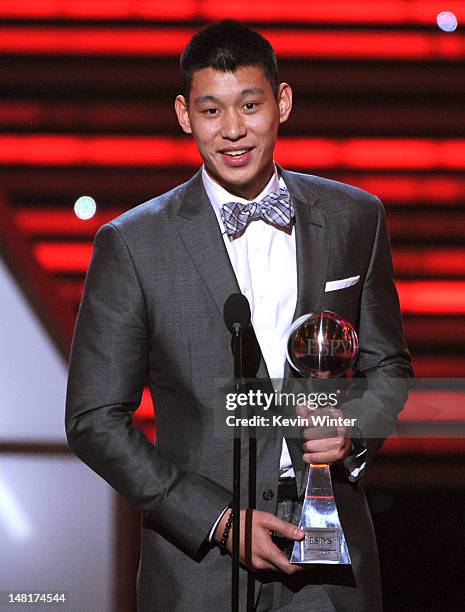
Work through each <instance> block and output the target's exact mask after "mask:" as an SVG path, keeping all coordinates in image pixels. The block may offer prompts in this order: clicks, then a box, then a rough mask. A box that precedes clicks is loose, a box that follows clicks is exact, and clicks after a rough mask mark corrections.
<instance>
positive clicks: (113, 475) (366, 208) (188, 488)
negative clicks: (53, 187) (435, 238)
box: [66, 169, 410, 612]
mask: <svg viewBox="0 0 465 612" xmlns="http://www.w3.org/2000/svg"><path fill="white" fill-rule="evenodd" d="M279 170H280V172H281V173H282V176H283V178H284V181H285V183H286V184H287V186H288V188H289V191H290V193H291V196H292V199H293V202H294V204H295V210H296V225H295V230H296V244H297V275H298V298H297V306H296V311H295V317H297V316H299V315H301V314H303V313H306V312H311V311H314V310H319V309H322V308H327V309H329V310H333V311H335V312H337V313H339V314H340V315H342V316H344V317H346V318H348V319H349V320H351V321H352V323H353V324H354V325H355V326H356V328H357V331H358V334H359V342H360V356H359V360H358V369H359V370H360V371H361V372H363V373H365V375H366V376H368V377H371V378H373V379H374V380H376V389H377V392H376V397H375V398H374V399H373V401H370V400H369V399H366V400H365V401H364V403H363V405H362V408H363V410H362V412H361V421H360V425H359V427H361V428H362V430H363V429H364V427H365V426H366V428H367V431H368V430H369V429H370V427H372V426H373V424H378V423H380V422H383V423H385V424H386V426H387V429H390V428H392V427H393V426H394V423H395V419H396V414H397V412H398V411H399V410H400V409H401V408H402V402H401V401H399V399H398V398H396V397H395V396H393V394H392V390H391V388H390V385H389V380H390V378H392V377H403V376H408V375H409V373H410V367H409V354H408V351H407V349H406V347H405V342H404V338H403V332H402V324H401V320H400V312H399V303H398V299H397V294H396V291H395V287H394V284H393V280H392V269H391V257H390V248H389V240H388V237H387V232H386V226H385V219H384V212H383V208H382V206H381V205H380V202H379V200H378V199H377V198H375V197H374V196H372V195H370V194H368V193H366V192H364V191H362V190H360V189H357V188H355V187H351V186H348V185H343V184H341V183H337V182H334V181H329V180H326V179H322V178H318V177H314V176H308V175H303V174H298V173H293V172H287V171H284V170H281V169H279ZM355 275H360V282H359V283H358V284H357V285H354V286H352V287H350V288H346V289H341V290H338V291H332V292H330V293H325V292H324V289H325V283H326V281H328V280H334V279H341V278H347V277H350V276H355ZM238 291H239V287H238V284H237V281H236V278H235V275H234V272H233V269H232V267H231V265H230V262H229V258H228V255H227V252H226V249H225V246H224V243H223V238H222V236H221V233H220V230H219V227H218V223H217V220H216V217H215V214H214V212H213V209H212V207H211V205H210V203H209V201H208V198H207V195H206V193H205V191H204V188H203V184H202V180H201V176H200V172H199V173H197V174H196V175H195V176H194V177H193V178H192V179H191V180H189V181H188V182H187V183H185V184H183V185H180V186H179V187H177V188H175V189H173V190H172V191H170V192H169V193H166V194H164V195H162V196H160V197H157V198H155V199H153V200H150V201H149V202H146V203H145V204H142V205H140V206H137V207H136V208H134V209H132V210H130V211H128V212H126V213H124V214H123V215H121V216H120V217H118V218H117V219H115V220H114V221H112V222H111V223H108V224H106V225H104V226H103V227H102V228H101V229H100V230H99V232H98V234H97V236H96V238H95V244H94V252H93V257H92V261H91V264H90V267H89V271H88V274H87V278H86V284H85V291H84V297H83V299H82V302H81V306H80V309H79V315H78V319H77V325H76V331H75V335H74V339H73V345H72V351H71V360H70V370H69V382H68V393H67V409H66V429H67V434H68V440H69V444H70V447H71V449H72V450H73V451H74V452H75V453H76V455H78V456H79V457H80V458H81V459H82V460H83V461H84V462H86V463H87V464H88V465H89V466H90V467H91V468H92V469H93V470H95V471H96V472H97V473H98V474H100V476H102V477H103V478H104V479H105V480H106V481H107V482H108V483H110V485H111V486H113V487H114V488H115V489H116V490H117V491H119V492H120V493H121V494H122V495H123V496H124V497H125V498H126V499H128V500H129V501H130V502H131V503H132V504H134V505H135V507H136V508H137V509H138V510H139V511H140V512H141V513H142V515H143V522H142V543H141V562H140V567H139V575H138V597H139V609H140V610H143V611H144V612H145V611H149V610H150V611H151V610H154V611H155V610H160V609H166V610H170V611H171V610H176V611H178V610H179V611H184V610H194V611H196V610H199V611H200V610H202V611H206V610H219V609H222V607H224V602H227V601H228V597H229V588H230V559H229V557H222V556H220V555H219V553H218V549H217V548H212V547H210V546H209V545H208V544H207V537H208V534H209V531H210V529H211V527H212V525H213V523H214V521H215V520H216V518H217V517H218V515H219V513H220V512H221V510H222V509H223V508H224V507H225V506H226V505H227V504H228V503H229V502H230V500H231V497H232V495H231V489H232V484H231V483H232V468H231V465H232V445H231V444H225V441H224V439H219V438H217V437H215V435H214V431H213V428H214V420H213V413H214V408H215V404H214V388H215V385H216V384H217V382H216V381H218V380H221V379H225V378H228V377H230V376H231V372H232V368H233V359H232V354H231V349H230V334H229V332H228V330H227V329H226V327H225V325H224V322H223V316H222V309H223V304H224V302H225V300H226V298H227V297H228V296H229V295H230V294H231V293H235V292H238ZM251 346H253V339H252V344H251ZM255 348H256V347H255ZM249 353H250V359H249V361H250V364H249V365H250V371H251V372H252V374H253V373H254V370H255V371H256V370H257V368H259V374H260V373H261V374H263V375H266V368H265V366H264V363H263V360H261V362H260V354H259V352H258V360H257V359H256V356H254V350H250V351H249ZM147 384H148V386H149V387H150V391H151V394H152V397H153V400H154V404H155V406H156V431H157V434H156V444H155V445H154V446H153V445H152V444H151V443H150V442H149V441H148V440H147V439H146V438H145V436H144V435H143V434H142V433H141V432H140V431H139V430H138V429H135V428H134V427H132V424H131V415H132V413H133V411H134V410H135V409H136V408H137V407H138V405H139V403H140V399H141V394H142V390H143V388H144V386H145V385H147ZM301 443H302V442H301V441H300V440H299V441H297V443H296V442H295V441H294V442H293V441H292V440H291V441H289V446H290V450H291V455H292V458H293V461H294V464H295V466H296V468H299V467H301V465H302V459H301V452H302V448H301ZM377 445H378V442H376V443H372V442H370V444H369V449H370V456H371V455H372V454H373V452H374V451H375V449H376V446H377ZM281 446H282V434H281V432H279V431H278V430H277V431H276V432H275V435H274V436H269V437H261V438H259V440H258V451H257V462H258V474H257V499H258V508H259V509H262V510H266V511H269V512H273V513H274V512H275V511H276V494H274V496H273V497H272V498H271V499H268V498H269V497H270V495H269V491H268V495H265V496H264V495H263V494H262V493H263V492H264V491H265V490H271V491H272V492H274V493H276V490H277V484H278V466H279V460H280V453H281ZM247 451H248V449H247V441H246V440H245V443H244V445H243V452H244V463H245V457H246V453H247ZM333 478H334V488H335V496H336V500H337V504H338V508H339V512H340V516H341V521H342V524H343V527H344V530H345V533H346V538H347V541H348V546H349V549H350V553H351V557H352V562H353V565H352V570H351V571H350V576H349V578H348V577H347V574H344V572H343V573H342V574H344V575H342V574H341V572H340V568H335V567H329V568H328V567H326V568H322V572H321V575H320V574H319V573H318V571H317V570H315V569H313V571H309V572H304V577H303V578H302V575H301V577H300V578H299V581H300V582H299V583H298V584H297V583H295V582H292V580H291V581H289V580H288V579H287V577H285V576H280V577H279V579H280V580H282V581H283V582H285V583H286V584H288V585H289V588H291V589H294V590H299V589H302V588H304V589H307V590H308V597H309V606H310V605H311V602H312V600H314V601H315V602H316V600H315V599H314V598H315V597H316V595H315V593H316V591H314V590H313V591H312V588H313V589H314V587H312V584H314V583H320V584H325V585H327V586H326V587H325V588H326V591H327V593H329V596H330V598H331V599H332V601H333V603H334V605H335V606H336V607H337V609H345V607H346V606H347V609H352V610H353V609H357V610H364V609H367V610H368V609H369V610H370V611H372V610H376V609H377V608H379V605H380V604H379V598H380V595H379V593H380V588H379V571H378V560H377V552H376V542H375V539H374V534H373V528H372V523H371V518H370V515H369V511H368V508H367V504H366V500H365V496H364V493H363V486H361V485H360V484H353V483H350V482H349V481H348V480H347V478H346V477H345V476H344V475H341V477H338V473H337V469H335V471H334V475H333ZM244 481H245V479H243V482H244ZM265 498H266V499H265ZM244 499H246V497H244ZM352 571H353V574H352ZM241 573H242V581H243V589H242V591H243V593H245V588H244V579H245V576H246V572H245V571H242V570H241ZM277 579H278V577H277ZM226 605H227V604H226ZM309 609H312V608H311V607H309ZM315 609H318V605H317V606H316V607H315Z"/></svg>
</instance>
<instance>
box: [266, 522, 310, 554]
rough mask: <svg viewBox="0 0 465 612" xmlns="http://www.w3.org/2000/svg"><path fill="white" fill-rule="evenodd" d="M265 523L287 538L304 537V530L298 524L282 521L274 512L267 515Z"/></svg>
mask: <svg viewBox="0 0 465 612" xmlns="http://www.w3.org/2000/svg"><path fill="white" fill-rule="evenodd" d="M263 525H264V526H265V527H267V528H268V529H270V530H271V531H275V532H276V533H279V535H281V536H283V537H285V538H287V539H288V540H302V539H303V537H304V532H303V531H302V529H299V527H296V525H293V524H292V523H286V521H282V520H281V519H279V518H278V517H277V516H274V515H273V514H270V515H268V516H267V517H266V519H265V521H264V523H263ZM278 550H279V548H278Z"/></svg>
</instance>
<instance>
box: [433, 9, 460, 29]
mask: <svg viewBox="0 0 465 612" xmlns="http://www.w3.org/2000/svg"><path fill="white" fill-rule="evenodd" d="M436 21H437V24H438V26H439V27H440V28H441V30H444V32H454V30H456V29H457V17H456V16H455V15H454V13H451V12H450V11H443V12H442V13H439V14H438V16H437V19H436Z"/></svg>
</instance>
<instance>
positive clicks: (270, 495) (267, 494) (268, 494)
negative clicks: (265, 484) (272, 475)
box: [263, 489, 274, 501]
mask: <svg viewBox="0 0 465 612" xmlns="http://www.w3.org/2000/svg"><path fill="white" fill-rule="evenodd" d="M273 497H274V491H273V489H265V490H264V491H263V499H265V500H266V501H269V500H270V499H273Z"/></svg>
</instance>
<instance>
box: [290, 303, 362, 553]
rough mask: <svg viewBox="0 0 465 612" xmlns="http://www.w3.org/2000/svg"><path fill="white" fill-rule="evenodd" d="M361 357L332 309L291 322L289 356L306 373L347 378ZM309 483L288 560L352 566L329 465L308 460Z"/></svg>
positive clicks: (354, 336)
mask: <svg viewBox="0 0 465 612" xmlns="http://www.w3.org/2000/svg"><path fill="white" fill-rule="evenodd" d="M357 355H358V338H357V334H356V332H355V330H354V328H353V326H352V324H351V323H350V322H349V321H347V320H345V319H343V318H341V317H339V316H338V315H336V314H335V313H333V312H329V311H322V312H316V313H312V314H307V315H304V316H302V317H300V318H298V319H297V320H296V321H294V323H293V324H292V327H291V330H290V332H289V337H288V342H287V359H288V361H289V363H290V365H291V366H292V368H293V369H294V370H296V371H297V372H298V373H299V374H300V375H301V376H303V377H311V378H315V379H320V380H322V379H328V378H332V377H341V376H344V375H345V374H346V372H347V370H349V369H350V368H351V367H352V366H353V364H354V362H355V360H356V358H357ZM306 473H307V484H306V489H305V498H304V500H303V506H302V515H301V518H300V521H299V527H300V528H301V529H303V530H304V531H305V538H304V539H303V540H302V541H296V542H294V546H293V550H292V554H291V558H290V563H298V564H307V563H325V564H326V563H332V564H350V563H351V559H350V554H349V549H348V548H347V543H346V539H345V536H344V532H343V530H342V526H341V522H340V520H339V515H338V511H337V507H336V502H335V500H334V491H333V485H332V481H331V473H330V469H329V465H327V464H312V463H311V464H307V465H306Z"/></svg>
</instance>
